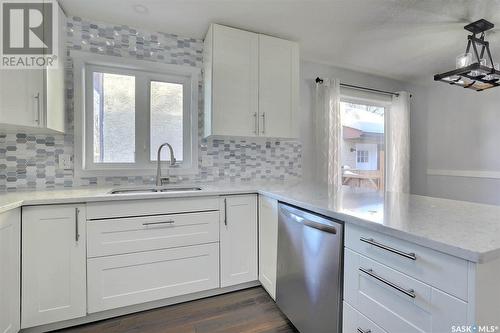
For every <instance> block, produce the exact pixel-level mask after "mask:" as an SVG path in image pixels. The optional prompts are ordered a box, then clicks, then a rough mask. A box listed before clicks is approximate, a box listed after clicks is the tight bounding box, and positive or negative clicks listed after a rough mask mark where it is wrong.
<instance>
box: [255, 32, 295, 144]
mask: <svg viewBox="0 0 500 333" xmlns="http://www.w3.org/2000/svg"><path fill="white" fill-rule="evenodd" d="M298 83H299V47H298V44H297V43H294V42H290V41H287V40H284V39H280V38H275V37H270V36H265V35H259V118H260V119H259V122H260V124H259V132H260V135H261V136H267V137H283V138H293V137H297V134H298V133H297V123H296V115H297V106H298V96H299V87H298Z"/></svg>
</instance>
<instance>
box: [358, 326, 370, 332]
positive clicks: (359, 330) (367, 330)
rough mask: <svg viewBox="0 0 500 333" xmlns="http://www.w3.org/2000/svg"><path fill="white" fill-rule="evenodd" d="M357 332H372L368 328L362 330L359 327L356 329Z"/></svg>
mask: <svg viewBox="0 0 500 333" xmlns="http://www.w3.org/2000/svg"><path fill="white" fill-rule="evenodd" d="M357 331H358V333H371V332H372V330H371V329H369V328H368V329H366V330H364V329H362V328H361V327H358V329H357Z"/></svg>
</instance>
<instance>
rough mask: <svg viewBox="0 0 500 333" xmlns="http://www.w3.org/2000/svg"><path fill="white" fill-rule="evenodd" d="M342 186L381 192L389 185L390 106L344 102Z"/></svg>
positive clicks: (342, 115) (342, 103)
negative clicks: (387, 122) (387, 142)
mask: <svg viewBox="0 0 500 333" xmlns="http://www.w3.org/2000/svg"><path fill="white" fill-rule="evenodd" d="M340 112H341V121H342V146H341V147H342V154H341V158H342V183H343V184H344V185H346V186H350V187H365V188H372V189H378V190H381V189H383V187H384V183H385V113H386V106H384V105H383V104H382V103H376V102H375V103H373V102H370V101H367V100H363V99H359V100H358V99H354V98H343V100H341V102H340Z"/></svg>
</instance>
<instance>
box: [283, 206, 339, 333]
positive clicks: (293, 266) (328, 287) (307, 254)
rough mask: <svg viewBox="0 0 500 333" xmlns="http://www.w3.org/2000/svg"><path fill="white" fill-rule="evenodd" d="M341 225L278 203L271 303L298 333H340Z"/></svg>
mask: <svg viewBox="0 0 500 333" xmlns="http://www.w3.org/2000/svg"><path fill="white" fill-rule="evenodd" d="M342 238H343V225H342V224H341V223H339V222H337V221H334V220H332V219H328V218H325V217H323V216H320V215H316V214H312V213H310V212H307V211H304V210H301V209H298V208H295V207H292V206H289V205H286V204H283V203H280V204H279V206H278V271H277V282H276V303H277V304H278V306H279V308H280V309H281V311H283V313H284V314H285V315H286V316H287V317H288V319H290V321H291V322H292V323H293V325H294V326H295V327H296V328H297V329H298V330H299V331H300V332H301V333H339V332H341V309H342V304H341V302H342V290H341V288H342V258H343V241H342Z"/></svg>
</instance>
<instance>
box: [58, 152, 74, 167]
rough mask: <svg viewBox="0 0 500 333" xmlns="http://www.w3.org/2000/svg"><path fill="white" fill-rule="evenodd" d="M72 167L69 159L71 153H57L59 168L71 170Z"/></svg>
mask: <svg viewBox="0 0 500 333" xmlns="http://www.w3.org/2000/svg"><path fill="white" fill-rule="evenodd" d="M72 168H73V163H72V161H71V155H69V154H59V169H64V170H71V169H72Z"/></svg>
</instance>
